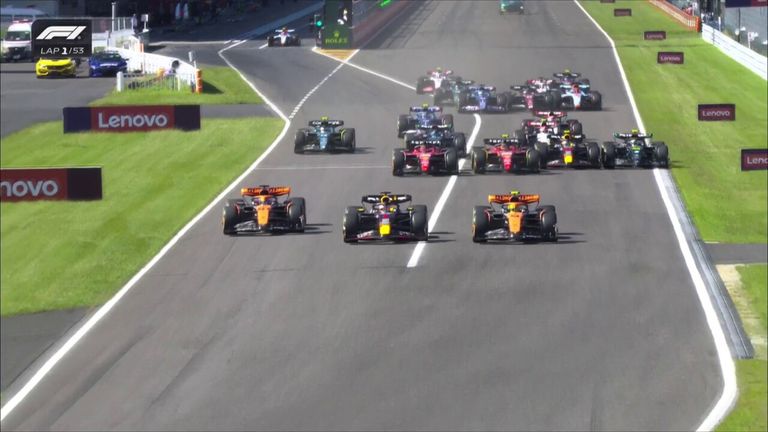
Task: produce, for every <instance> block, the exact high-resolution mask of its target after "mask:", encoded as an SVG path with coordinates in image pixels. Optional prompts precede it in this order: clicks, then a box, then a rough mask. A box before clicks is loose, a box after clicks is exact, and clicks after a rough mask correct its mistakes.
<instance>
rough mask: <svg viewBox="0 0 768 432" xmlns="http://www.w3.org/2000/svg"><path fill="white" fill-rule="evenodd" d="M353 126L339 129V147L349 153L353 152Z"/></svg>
mask: <svg viewBox="0 0 768 432" xmlns="http://www.w3.org/2000/svg"><path fill="white" fill-rule="evenodd" d="M355 144H356V143H355V128H348V129H342V130H341V147H342V148H343V149H344V151H346V152H349V153H354V152H355Z"/></svg>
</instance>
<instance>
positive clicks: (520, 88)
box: [509, 84, 531, 91]
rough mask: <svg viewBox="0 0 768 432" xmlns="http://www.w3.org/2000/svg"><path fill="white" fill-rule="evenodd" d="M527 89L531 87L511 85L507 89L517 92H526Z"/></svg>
mask: <svg viewBox="0 0 768 432" xmlns="http://www.w3.org/2000/svg"><path fill="white" fill-rule="evenodd" d="M529 88H531V86H529V85H527V84H521V85H513V86H509V89H510V90H517V91H520V90H527V89H529Z"/></svg>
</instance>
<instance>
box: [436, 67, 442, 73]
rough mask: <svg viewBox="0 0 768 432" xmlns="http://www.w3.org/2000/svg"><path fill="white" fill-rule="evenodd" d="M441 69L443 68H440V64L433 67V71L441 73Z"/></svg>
mask: <svg viewBox="0 0 768 432" xmlns="http://www.w3.org/2000/svg"><path fill="white" fill-rule="evenodd" d="M442 71H443V68H441V67H440V66H438V67H436V68H435V72H437V73H441V72H442Z"/></svg>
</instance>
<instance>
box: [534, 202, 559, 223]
mask: <svg viewBox="0 0 768 432" xmlns="http://www.w3.org/2000/svg"><path fill="white" fill-rule="evenodd" d="M536 210H537V211H538V212H540V213H542V212H545V211H548V212H552V214H553V215H555V221H554V222H555V223H557V213H556V212H555V206H553V205H543V206H538V207H536Z"/></svg>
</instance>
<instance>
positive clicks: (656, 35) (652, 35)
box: [643, 30, 667, 40]
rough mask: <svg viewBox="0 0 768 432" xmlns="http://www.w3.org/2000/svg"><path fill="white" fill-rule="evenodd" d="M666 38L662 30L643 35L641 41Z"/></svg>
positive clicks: (665, 33)
mask: <svg viewBox="0 0 768 432" xmlns="http://www.w3.org/2000/svg"><path fill="white" fill-rule="evenodd" d="M666 38H667V32H665V31H663V30H653V31H647V32H644V33H643V39H645V40H664V39H666Z"/></svg>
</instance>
